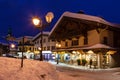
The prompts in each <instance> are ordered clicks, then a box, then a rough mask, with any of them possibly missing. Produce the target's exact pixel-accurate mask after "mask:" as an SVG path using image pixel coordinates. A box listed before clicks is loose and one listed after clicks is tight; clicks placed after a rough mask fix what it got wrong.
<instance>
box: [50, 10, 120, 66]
mask: <svg viewBox="0 0 120 80" xmlns="http://www.w3.org/2000/svg"><path fill="white" fill-rule="evenodd" d="M119 33H120V26H118V25H115V24H112V23H110V22H108V21H106V20H104V19H103V18H100V17H97V16H91V15H86V14H80V13H71V12H65V13H64V14H63V15H62V16H61V17H60V19H59V20H58V21H57V23H56V24H55V26H54V27H53V29H52V31H51V32H50V36H49V37H50V38H51V39H53V40H56V41H57V42H58V44H60V45H61V46H60V47H59V48H56V50H55V52H57V54H59V55H60V60H61V61H62V62H66V59H65V58H66V57H65V56H64V55H65V54H67V55H69V57H70V60H69V63H73V62H77V60H78V59H80V60H81V61H82V59H85V60H86V62H87V63H86V66H90V64H89V62H90V60H91V59H92V60H93V64H92V66H94V67H96V68H107V67H115V66H120V62H119V60H118V59H119V58H120V54H119V52H117V51H118V50H119V48H120V37H119ZM96 44H101V45H104V46H109V48H108V47H100V46H99V47H98V46H97V47H96V48H90V47H91V46H93V45H96ZM90 51H92V53H89V52H90ZM110 52H111V53H110ZM72 56H73V57H76V58H74V61H71V60H72ZM106 66H107V67H106Z"/></svg>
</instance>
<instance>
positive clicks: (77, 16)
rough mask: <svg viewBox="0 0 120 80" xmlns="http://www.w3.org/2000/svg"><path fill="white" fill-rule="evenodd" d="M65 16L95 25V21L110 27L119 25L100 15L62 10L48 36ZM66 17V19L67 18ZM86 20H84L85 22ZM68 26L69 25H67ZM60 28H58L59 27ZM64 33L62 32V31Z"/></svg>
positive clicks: (62, 21)
mask: <svg viewBox="0 0 120 80" xmlns="http://www.w3.org/2000/svg"><path fill="white" fill-rule="evenodd" d="M65 18H66V19H67V18H68V19H74V20H75V19H76V21H78V22H79V21H81V22H83V23H85V24H86V23H87V22H92V23H94V24H96V25H97V23H99V24H103V25H106V26H112V27H116V28H119V29H120V27H119V26H118V25H116V24H113V23H110V22H108V21H106V20H104V19H103V18H101V17H97V16H91V15H86V14H80V13H72V12H64V13H63V14H62V16H61V17H60V18H59V20H58V21H57V23H56V24H55V25H54V27H53V28H52V30H51V32H50V34H49V37H50V38H51V35H53V34H54V33H55V31H56V29H57V27H58V26H59V25H60V26H59V27H61V24H64V22H65V21H64V20H65ZM68 19H67V20H68ZM85 21H86V22H85ZM69 28H70V27H69ZM59 29H60V28H59ZM59 31H60V30H59ZM63 34H64V33H63Z"/></svg>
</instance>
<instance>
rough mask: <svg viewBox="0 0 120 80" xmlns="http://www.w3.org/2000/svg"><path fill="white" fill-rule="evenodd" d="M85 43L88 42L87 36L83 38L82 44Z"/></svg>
mask: <svg viewBox="0 0 120 80" xmlns="http://www.w3.org/2000/svg"><path fill="white" fill-rule="evenodd" d="M86 44H88V38H87V37H85V38H84V45H86Z"/></svg>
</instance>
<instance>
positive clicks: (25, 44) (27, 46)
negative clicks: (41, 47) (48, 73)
mask: <svg viewBox="0 0 120 80" xmlns="http://www.w3.org/2000/svg"><path fill="white" fill-rule="evenodd" d="M32 39H33V37H32V36H23V37H19V38H16V41H17V42H18V52H22V51H23V52H33V51H34V44H33V42H32Z"/></svg>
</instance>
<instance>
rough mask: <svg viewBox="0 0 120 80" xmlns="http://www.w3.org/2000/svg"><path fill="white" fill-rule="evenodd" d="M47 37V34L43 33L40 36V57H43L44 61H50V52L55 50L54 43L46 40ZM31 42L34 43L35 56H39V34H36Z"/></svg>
mask: <svg viewBox="0 0 120 80" xmlns="http://www.w3.org/2000/svg"><path fill="white" fill-rule="evenodd" d="M48 36H49V32H43V35H42V39H43V40H42V44H43V46H42V48H43V51H42V55H43V56H44V58H45V59H50V58H51V57H52V52H51V51H52V50H54V49H55V45H56V43H55V41H53V40H50V39H49V38H48ZM33 42H34V53H35V54H36V55H37V54H38V55H39V53H40V49H41V33H38V34H37V35H36V36H35V37H34V38H33Z"/></svg>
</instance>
